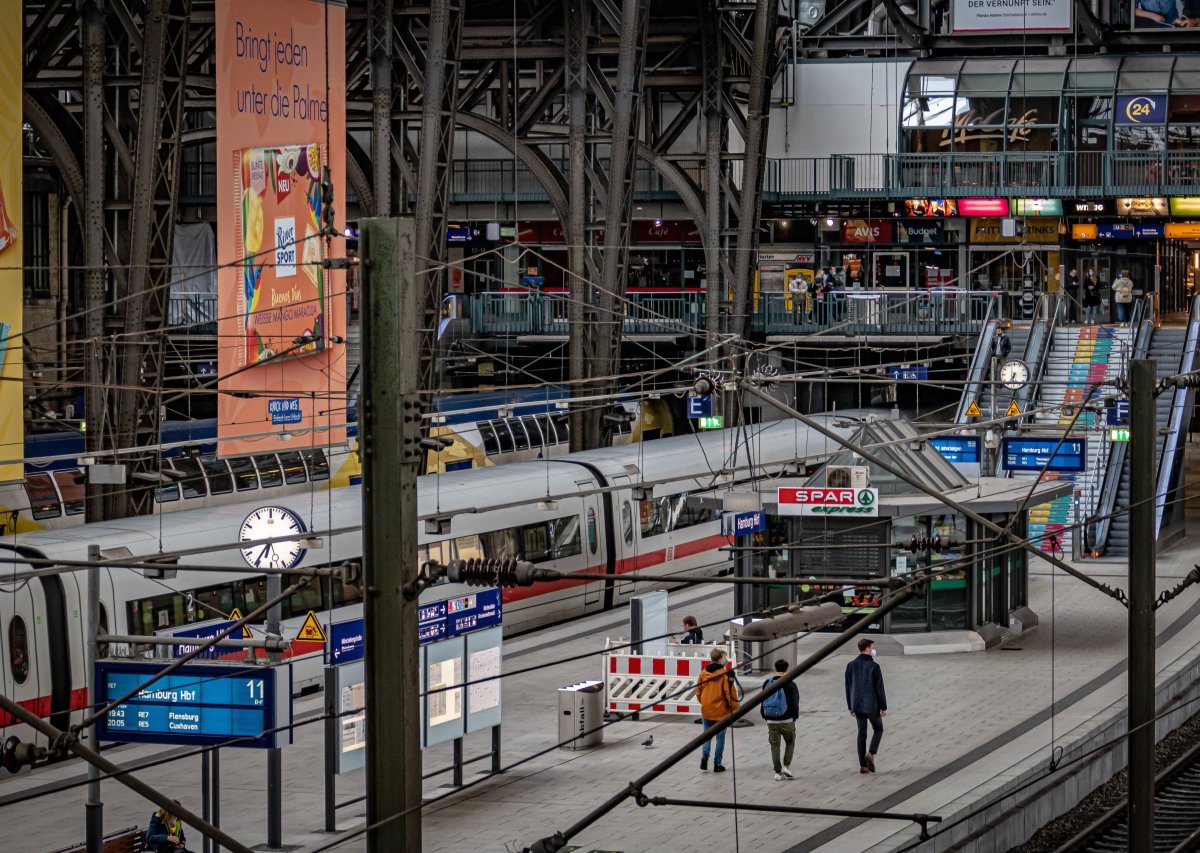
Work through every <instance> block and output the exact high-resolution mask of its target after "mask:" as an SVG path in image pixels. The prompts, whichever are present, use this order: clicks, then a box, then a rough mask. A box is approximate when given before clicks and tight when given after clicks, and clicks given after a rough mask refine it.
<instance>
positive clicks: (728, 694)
mask: <svg viewBox="0 0 1200 853" xmlns="http://www.w3.org/2000/svg"><path fill="white" fill-rule="evenodd" d="M709 657H710V658H711V661H712V662H711V663H709V664H707V665H706V666H705V667H704V671H703V672H701V673H700V677H699V678H697V679H696V698H697V699H699V700H700V716H701V717H702V718H703V720H704V730H705V731H708V730H709V729H711V728H712V727H713V726H715V725H716V724H717V723H719V722H720V721H721V720H723V719H725V718H726V717H728V716H729V715H730V714H732V713H733V712H734V711H736V710H737V708H738V700H737V691H736V690H735V689H734V686H733V673H732V672H731V671H730V670H729V669H728V668H727V667H726V664H725V652H723V651H721V650H720V649H713V650H712V652H711V653H710V654H709ZM715 740H716V742H717V754H716V755H715V756H713V759H714V760H713V772H714V773H724V772H725V766H724V765H723V764H721V756H722V755H723V754H724V752H725V729H721V731H719V732H717V735H716V738H715ZM710 746H712V740H706V741H705V742H704V749H703V750H702V751H701V753H700V769H701V770H707V769H708V754H709V747H710Z"/></svg>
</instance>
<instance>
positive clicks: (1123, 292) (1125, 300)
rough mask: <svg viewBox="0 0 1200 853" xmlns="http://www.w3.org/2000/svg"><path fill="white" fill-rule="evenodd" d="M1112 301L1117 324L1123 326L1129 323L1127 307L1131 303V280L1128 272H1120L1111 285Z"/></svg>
mask: <svg viewBox="0 0 1200 853" xmlns="http://www.w3.org/2000/svg"><path fill="white" fill-rule="evenodd" d="M1112 291H1113V301H1114V302H1116V305H1117V322H1118V323H1120V324H1121V325H1122V326H1124V325H1125V324H1126V323H1128V322H1129V306H1130V304H1131V303H1132V302H1133V279H1131V278H1130V277H1129V270H1121V274H1120V275H1118V276H1117V277H1116V278H1115V279H1114V280H1113V283H1112Z"/></svg>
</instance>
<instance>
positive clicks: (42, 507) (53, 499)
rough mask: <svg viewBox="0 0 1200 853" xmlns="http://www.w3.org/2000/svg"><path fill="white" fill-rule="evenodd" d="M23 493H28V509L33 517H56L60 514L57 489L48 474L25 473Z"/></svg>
mask: <svg viewBox="0 0 1200 853" xmlns="http://www.w3.org/2000/svg"><path fill="white" fill-rule="evenodd" d="M25 493H26V494H27V495H29V511H30V514H31V515H32V516H33V517H34V518H58V517H59V516H60V515H62V506H61V505H60V504H59V502H58V491H57V490H56V489H55V488H54V481H53V480H52V479H50V475H49V474H28V475H26V477H25Z"/></svg>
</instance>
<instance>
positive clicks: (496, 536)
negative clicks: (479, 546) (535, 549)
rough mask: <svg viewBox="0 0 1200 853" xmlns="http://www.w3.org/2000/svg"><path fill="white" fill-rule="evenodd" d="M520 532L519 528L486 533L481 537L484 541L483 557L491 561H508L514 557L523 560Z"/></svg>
mask: <svg viewBox="0 0 1200 853" xmlns="http://www.w3.org/2000/svg"><path fill="white" fill-rule="evenodd" d="M519 532H520V528H519V527H510V528H508V529H507V530H493V531H492V532H491V533H484V534H483V535H482V536H480V537H479V538H480V539H481V540H483V555H484V556H485V557H487V558H488V559H489V560H507V559H510V558H513V557H519V558H522V559H523V557H524V555H523V554H522V552H521V542H520V539H519V537H518V533H519Z"/></svg>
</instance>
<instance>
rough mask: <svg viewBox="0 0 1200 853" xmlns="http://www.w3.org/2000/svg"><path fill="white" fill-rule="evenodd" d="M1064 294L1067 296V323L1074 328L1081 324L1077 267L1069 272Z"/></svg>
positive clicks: (1064, 285)
mask: <svg viewBox="0 0 1200 853" xmlns="http://www.w3.org/2000/svg"><path fill="white" fill-rule="evenodd" d="M1063 293H1065V294H1066V295H1067V323H1069V324H1070V325H1072V326H1074V325H1075V324H1076V323H1078V322H1079V270H1077V269H1075V267H1071V269H1070V270H1068V272H1067V280H1066V281H1064V282H1063Z"/></svg>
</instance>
